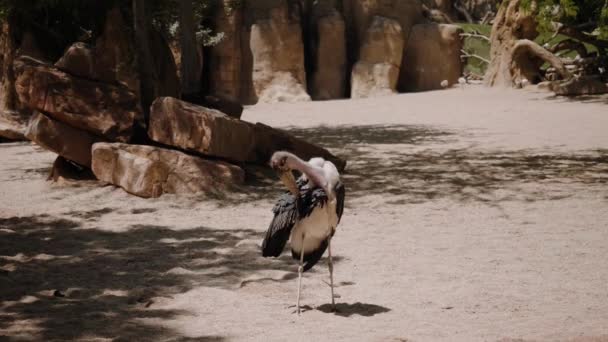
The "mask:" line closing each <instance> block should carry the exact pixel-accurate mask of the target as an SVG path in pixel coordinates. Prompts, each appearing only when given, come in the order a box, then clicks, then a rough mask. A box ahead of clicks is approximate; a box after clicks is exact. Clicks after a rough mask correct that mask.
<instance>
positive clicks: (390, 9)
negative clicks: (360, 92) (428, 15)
mask: <svg viewBox="0 0 608 342" xmlns="http://www.w3.org/2000/svg"><path fill="white" fill-rule="evenodd" d="M342 4H343V7H344V15H345V18H346V23H347V31H348V32H350V35H349V41H350V44H349V46H350V48H349V49H350V53H351V54H353V55H355V56H357V54H358V53H359V51H360V48H361V44H362V43H363V40H364V39H365V35H366V33H365V32H366V31H367V30H368V28H369V27H370V25H371V23H372V21H373V20H374V19H373V18H374V16H381V17H385V18H390V19H393V20H395V21H397V22H398V23H399V25H400V26H401V31H402V34H403V39H404V41H407V37H408V36H409V33H410V28H411V27H412V26H413V25H415V24H418V23H421V22H423V21H424V17H423V15H422V4H421V2H420V0H343V2H342ZM356 60H357V59H355V61H356Z"/></svg>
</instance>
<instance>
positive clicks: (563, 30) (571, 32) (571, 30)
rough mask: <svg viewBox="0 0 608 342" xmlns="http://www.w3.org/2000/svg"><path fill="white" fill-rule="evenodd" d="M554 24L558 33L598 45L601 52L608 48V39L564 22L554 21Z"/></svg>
mask: <svg viewBox="0 0 608 342" xmlns="http://www.w3.org/2000/svg"><path fill="white" fill-rule="evenodd" d="M554 26H555V27H556V30H555V33H556V35H557V34H563V35H564V36H568V37H570V38H574V39H576V40H580V41H581V42H584V43H587V44H591V45H593V46H595V47H597V48H598V50H601V52H603V50H605V49H608V41H607V40H600V39H597V38H595V37H592V36H589V35H587V34H585V33H583V32H581V31H579V30H578V29H576V28H575V27H572V26H567V25H564V24H562V23H554Z"/></svg>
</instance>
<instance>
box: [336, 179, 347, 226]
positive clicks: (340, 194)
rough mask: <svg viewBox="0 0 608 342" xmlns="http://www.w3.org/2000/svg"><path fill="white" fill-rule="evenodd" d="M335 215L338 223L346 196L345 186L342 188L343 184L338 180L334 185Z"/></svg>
mask: <svg viewBox="0 0 608 342" xmlns="http://www.w3.org/2000/svg"><path fill="white" fill-rule="evenodd" d="M335 192H336V215H338V223H340V219H341V218H342V213H344V198H345V197H346V188H344V184H343V183H342V182H339V183H338V184H337V185H336V189H335Z"/></svg>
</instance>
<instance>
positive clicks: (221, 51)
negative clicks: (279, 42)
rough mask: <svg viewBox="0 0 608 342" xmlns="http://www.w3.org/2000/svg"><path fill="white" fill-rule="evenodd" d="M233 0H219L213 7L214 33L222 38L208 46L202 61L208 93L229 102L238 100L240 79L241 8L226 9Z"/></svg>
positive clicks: (239, 96)
mask: <svg viewBox="0 0 608 342" xmlns="http://www.w3.org/2000/svg"><path fill="white" fill-rule="evenodd" d="M232 2H233V0H222V4H221V5H220V6H216V12H215V15H214V16H213V17H212V20H213V23H214V25H215V30H216V32H222V33H223V34H224V37H223V39H222V40H221V41H220V42H219V43H218V44H216V45H214V46H212V47H210V48H209V49H208V50H209V54H208V56H209V58H207V59H206V60H205V63H207V64H208V68H206V70H208V71H207V73H208V77H209V92H210V93H212V94H216V95H217V96H221V97H224V98H226V99H229V100H231V101H235V102H237V101H240V99H241V98H242V96H241V80H242V73H241V69H242V66H241V65H242V52H241V44H242V43H241V31H242V26H243V11H242V9H241V8H240V7H238V8H234V9H229V8H228V6H226V5H230V4H231V3H232Z"/></svg>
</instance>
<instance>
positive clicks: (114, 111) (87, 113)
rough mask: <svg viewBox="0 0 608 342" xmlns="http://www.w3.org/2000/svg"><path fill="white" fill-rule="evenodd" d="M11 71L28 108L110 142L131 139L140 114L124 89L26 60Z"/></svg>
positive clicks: (17, 89) (135, 101) (19, 94)
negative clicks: (134, 124) (135, 121)
mask: <svg viewBox="0 0 608 342" xmlns="http://www.w3.org/2000/svg"><path fill="white" fill-rule="evenodd" d="M14 72H15V77H16V81H15V89H16V92H17V95H18V97H19V101H20V102H22V103H23V104H24V105H26V106H28V107H29V108H31V109H35V110H39V111H42V112H44V113H46V114H48V115H49V116H50V117H52V118H54V119H56V120H58V121H61V122H64V123H67V124H69V125H70V126H73V127H76V128H80V129H83V130H86V131H90V132H92V133H94V134H96V135H100V136H103V137H104V138H107V139H109V140H116V141H128V140H129V139H130V137H131V133H132V128H133V123H134V120H135V118H136V117H138V116H139V115H140V114H139V103H138V99H137V96H136V95H135V94H134V93H133V92H131V91H129V89H128V88H127V87H125V86H122V85H111V84H106V83H101V82H97V81H92V80H89V79H84V78H80V77H76V76H72V75H70V74H67V73H65V72H63V71H61V70H59V69H57V68H56V67H54V66H52V65H49V64H45V63H42V62H40V61H37V60H35V59H32V58H29V57H19V58H18V59H17V60H15V62H14Z"/></svg>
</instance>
